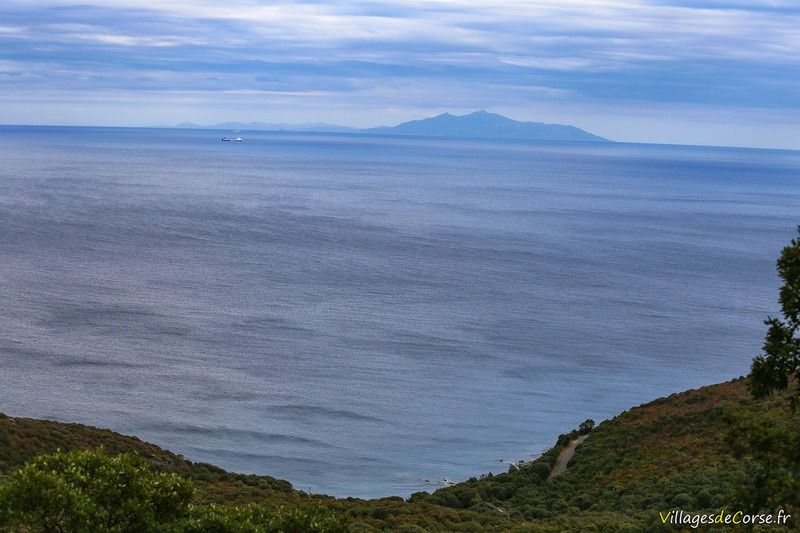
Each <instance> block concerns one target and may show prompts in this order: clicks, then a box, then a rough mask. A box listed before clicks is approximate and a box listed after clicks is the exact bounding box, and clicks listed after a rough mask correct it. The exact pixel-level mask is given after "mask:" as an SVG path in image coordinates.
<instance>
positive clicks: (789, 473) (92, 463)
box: [0, 239, 800, 533]
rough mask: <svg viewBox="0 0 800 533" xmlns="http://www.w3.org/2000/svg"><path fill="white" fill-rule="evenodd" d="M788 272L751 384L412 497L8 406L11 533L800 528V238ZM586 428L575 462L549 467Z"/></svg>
mask: <svg viewBox="0 0 800 533" xmlns="http://www.w3.org/2000/svg"><path fill="white" fill-rule="evenodd" d="M778 273H779V275H780V276H781V278H782V279H783V280H784V286H783V287H782V289H781V293H780V301H781V305H782V308H783V317H784V318H783V320H779V319H775V318H770V319H769V320H767V325H768V326H769V330H768V333H767V336H766V341H765V344H764V352H765V353H764V355H761V356H759V357H757V358H756V359H755V360H754V362H753V372H752V375H751V376H749V378H747V379H745V378H739V379H736V380H733V381H729V382H726V383H721V384H718V385H711V386H708V387H703V388H700V389H696V390H690V391H687V392H683V393H680V394H673V395H671V396H669V397H667V398H660V399H658V400H655V401H653V402H650V403H648V404H645V405H641V406H639V407H635V408H633V409H630V410H628V411H626V412H624V413H621V414H620V415H618V416H616V417H614V418H613V419H611V420H606V421H604V422H602V423H601V424H599V425H597V426H596V425H595V423H594V421H593V420H586V421H585V422H583V423H582V424H581V425H580V426H579V428H578V429H577V430H575V431H573V432H571V433H568V434H566V435H561V436H560V437H559V438H558V440H557V442H556V444H555V446H554V447H553V448H552V449H550V450H548V451H546V452H545V453H544V454H543V455H542V456H541V457H539V458H538V459H536V460H535V461H531V462H528V463H524V464H515V465H511V466H510V468H509V471H508V472H506V473H503V474H497V475H492V474H485V475H482V476H480V478H470V479H469V480H467V481H465V482H463V483H458V484H456V485H454V486H451V487H447V488H443V489H440V490H437V491H435V492H434V493H432V494H428V493H425V492H418V493H415V494H413V495H412V496H411V497H410V498H409V499H408V500H404V499H403V498H399V497H393V498H382V499H377V500H360V499H356V498H346V499H335V498H330V497H327V496H321V495H309V494H305V493H303V492H300V491H296V490H294V489H293V488H292V486H291V485H290V484H289V483H288V482H286V481H281V480H277V479H274V478H271V477H266V476H252V475H251V476H245V475H238V474H231V473H228V472H225V471H224V470H222V469H220V468H217V467H214V466H212V465H208V464H202V463H192V462H191V461H187V460H185V459H184V458H183V457H181V456H179V455H175V454H173V453H171V452H168V451H165V450H162V449H161V448H158V447H157V446H154V445H152V444H148V443H146V442H143V441H141V440H139V439H136V438H134V437H126V436H123V435H119V434H117V433H113V432H111V431H107V430H101V429H97V428H91V427H87V426H82V425H78V424H62V423H57V422H49V421H43V420H31V419H24V418H11V417H8V416H5V415H2V414H0V531H9V532H19V533H33V532H70V533H71V532H76V533H82V532H84V531H85V532H89V531H92V532H100V533H104V532H109V533H110V532H119V533H122V532H131V533H132V532H145V533H146V532H149V531H164V532H167V533H170V532H174V533H178V532H182V533H200V532H203V533H267V532H276V533H277V532H283V533H295V532H297V533H300V532H308V533H313V532H320V533H323V532H328V533H338V532H343V531H351V532H355V533H368V532H379V531H380V532H389V531H391V532H399V533H412V532H424V531H463V532H476V533H477V532H491V531H510V532H518V533H522V532H530V533H550V532H553V533H556V532H558V533H561V532H572V531H574V532H604V533H605V532H608V533H614V532H617V533H625V532H631V533H633V532H637V533H638V532H641V531H653V532H658V531H678V530H679V527H680V526H673V525H670V524H666V525H665V524H664V520H663V516H664V515H663V513H666V512H669V511H670V510H675V509H680V510H682V511H684V512H688V513H703V514H718V513H720V511H722V510H723V509H724V510H726V511H728V512H736V511H742V512H745V513H767V514H773V513H777V512H778V511H779V510H783V511H784V512H786V513H789V514H791V515H794V518H795V520H793V521H791V522H790V523H789V526H788V527H785V526H780V527H773V528H771V529H770V527H769V526H756V527H751V528H748V527H738V528H737V529H738V530H742V531H759V532H762V531H790V530H797V528H798V526H799V525H800V524H798V520H796V518H797V516H798V515H800V427H798V424H797V418H796V416H797V415H796V413H795V407H796V403H797V401H798V399H800V386H798V384H797V380H798V375H800V374H798V363H800V361H799V359H800V340H799V339H798V337H797V335H798V331H800V319H798V315H800V241H799V240H798V239H795V240H793V241H792V243H791V245H790V246H788V247H787V248H785V249H784V250H783V252H782V254H781V257H780V259H779V261H778ZM579 436H583V437H585V440H583V442H582V443H580V444H579V445H578V446H577V448H576V450H575V455H574V456H573V458H572V460H571V461H570V463H569V468H568V469H567V470H566V472H564V473H563V474H561V475H559V476H557V477H551V476H550V473H551V471H552V469H553V465H554V464H555V461H556V458H557V457H558V455H559V453H560V452H561V451H562V450H564V448H565V447H566V446H569V445H570V443H574V442H575V439H576V438H577V437H579ZM58 450H67V451H58ZM81 450H98V451H92V452H88V451H81ZM729 530H730V527H727V526H709V527H707V528H706V529H704V531H729ZM682 531H689V529H688V528H685V529H683V530H682Z"/></svg>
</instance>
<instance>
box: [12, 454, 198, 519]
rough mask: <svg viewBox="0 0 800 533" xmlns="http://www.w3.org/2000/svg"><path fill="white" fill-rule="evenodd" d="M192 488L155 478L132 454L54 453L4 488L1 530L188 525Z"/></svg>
mask: <svg viewBox="0 0 800 533" xmlns="http://www.w3.org/2000/svg"><path fill="white" fill-rule="evenodd" d="M192 493H193V489H192V484H191V482H190V481H188V480H186V479H183V478H181V477H179V476H177V475H175V474H165V473H156V472H153V471H152V470H151V469H150V467H149V465H148V464H147V463H146V462H145V461H144V459H142V458H141V457H139V456H138V455H134V454H122V455H117V456H113V457H112V456H109V455H107V454H106V453H105V452H104V451H103V450H100V451H96V452H95V451H82V450H80V451H71V452H62V451H59V452H56V453H54V454H52V455H43V456H39V457H36V458H34V459H32V460H31V461H29V462H28V463H27V464H26V465H25V466H24V467H23V468H22V469H20V470H18V471H17V472H16V473H14V474H13V475H12V476H10V478H9V479H8V480H7V481H6V482H5V483H3V485H0V530H3V531H5V530H11V531H29V532H42V533H50V532H54V533H61V532H64V533H66V532H69V533H84V532H86V533H93V532H96V533H112V532H113V533H128V532H129V533H148V532H157V531H165V530H168V529H170V528H171V527H172V526H173V525H175V524H177V523H178V521H180V520H182V519H184V518H185V517H186V516H187V513H188V511H189V502H190V500H191V498H192Z"/></svg>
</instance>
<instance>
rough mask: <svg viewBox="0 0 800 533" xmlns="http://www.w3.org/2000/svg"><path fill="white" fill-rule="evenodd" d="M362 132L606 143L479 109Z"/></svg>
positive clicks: (576, 132) (576, 131) (569, 129)
mask: <svg viewBox="0 0 800 533" xmlns="http://www.w3.org/2000/svg"><path fill="white" fill-rule="evenodd" d="M364 131H365V132H367V133H382V134H387V135H419V136H424V137H468V138H489V139H492V138H494V139H520V140H536V141H590V142H608V139H604V138H603V137H600V136H598V135H594V134H592V133H589V132H587V131H584V130H582V129H580V128H576V127H575V126H568V125H565V124H545V123H542V122H520V121H517V120H513V119H510V118H508V117H504V116H503V115H498V114H497V113H490V112H488V111H486V110H483V109H481V110H479V111H473V112H472V113H469V114H466V115H453V114H451V113H441V114H439V115H436V116H435V117H430V118H425V119H421V120H411V121H409V122H403V123H402V124H398V125H397V126H383V127H380V128H371V129H368V130H364Z"/></svg>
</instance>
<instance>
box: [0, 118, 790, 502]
mask: <svg viewBox="0 0 800 533" xmlns="http://www.w3.org/2000/svg"><path fill="white" fill-rule="evenodd" d="M243 136H245V137H246V142H245V143H242V144H229V143H224V144H223V143H219V141H218V138H219V132H205V131H181V130H126V129H91V128H0V288H1V289H2V292H1V293H0V294H2V298H3V306H2V309H1V310H0V314H1V316H0V328H1V329H0V331H2V335H0V363H2V374H1V375H0V390H1V391H2V393H1V394H2V398H0V410H2V411H5V412H8V413H10V414H14V415H18V416H34V417H49V418H54V419H58V420H69V421H81V422H85V423H89V424H93V425H99V426H102V427H110V428H112V429H115V430H118V431H122V432H125V433H133V434H136V435H138V436H140V437H142V438H144V439H147V440H151V441H154V442H156V443H158V444H161V445H163V446H165V447H168V448H170V449H172V450H174V451H176V452H179V453H183V454H185V455H186V456H188V457H189V458H191V459H194V460H198V461H208V462H212V463H215V464H218V465H220V466H223V467H225V468H228V469H232V470H236V471H240V472H256V473H264V474H271V475H275V476H277V477H281V478H285V479H289V480H290V481H292V482H293V483H294V484H295V486H297V487H298V488H302V489H307V490H308V489H310V490H314V491H322V492H327V493H331V494H336V495H359V496H376V495H388V494H401V495H407V494H409V493H411V492H413V491H416V490H420V489H431V488H435V484H431V483H426V482H425V480H432V481H435V480H440V479H442V478H448V479H463V478H466V477H469V476H471V475H476V474H479V473H481V472H484V471H488V470H494V471H501V470H504V466H505V463H501V462H500V461H499V459H504V460H516V459H521V458H524V457H526V456H530V455H533V454H536V453H538V452H539V451H540V450H541V449H542V448H544V447H546V446H549V445H551V444H552V443H553V442H554V440H555V437H556V436H557V435H558V434H559V433H562V432H565V431H567V430H569V429H571V428H573V427H575V426H577V424H579V423H580V422H581V421H582V420H584V419H586V418H589V417H592V418H595V419H598V420H599V419H603V418H606V417H609V416H613V415H614V414H616V413H617V412H618V411H620V410H622V409H625V408H628V407H630V406H632V405H635V404H638V403H641V402H644V401H648V400H650V399H653V398H654V397H656V396H659V395H664V394H668V393H671V392H675V391H678V390H681V389H685V388H688V387H695V386H699V385H702V384H707V383H712V382H717V381H721V380H725V379H729V378H732V377H736V376H738V375H740V374H743V373H745V372H746V371H747V369H748V365H749V360H750V359H751V358H752V356H753V355H754V354H756V353H757V352H758V350H759V348H760V344H761V339H762V337H763V326H762V324H761V321H762V319H763V318H764V317H765V316H766V315H767V314H768V313H770V312H772V313H774V312H775V311H776V310H777V304H776V294H777V293H776V290H777V286H778V280H777V278H776V276H775V274H774V260H775V258H776V257H777V254H778V253H779V250H780V248H781V247H782V246H784V245H785V244H786V243H787V242H788V240H789V239H790V238H791V237H793V235H794V231H795V229H794V228H795V226H796V225H797V224H798V222H799V220H798V212H799V210H798V206H800V172H798V171H799V170H800V153H798V152H785V151H783V152H781V151H758V150H735V149H710V148H687V147H668V146H643V145H620V144H610V145H591V144H559V143H550V144H530V143H528V144H526V143H512V144H508V143H501V142H476V141H463V140H431V139H402V138H387V137H359V136H347V135H311V134H267V133H251V134H248V135H243Z"/></svg>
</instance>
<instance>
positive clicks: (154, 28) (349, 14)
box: [0, 0, 800, 120]
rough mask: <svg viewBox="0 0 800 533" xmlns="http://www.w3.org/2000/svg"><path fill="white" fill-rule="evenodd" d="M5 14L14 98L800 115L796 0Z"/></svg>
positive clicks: (29, 1)
mask: <svg viewBox="0 0 800 533" xmlns="http://www.w3.org/2000/svg"><path fill="white" fill-rule="evenodd" d="M0 20H3V23H2V25H0V50H2V52H0V54H2V55H0V59H2V60H3V61H4V63H3V64H2V65H4V66H0V95H7V94H11V93H12V92H14V91H18V90H20V87H22V86H24V85H25V84H28V87H27V90H28V94H29V98H31V99H35V98H37V96H36V94H37V91H39V92H41V94H42V95H43V94H44V91H48V94H50V95H51V96H52V94H54V93H57V92H59V91H61V92H62V93H63V94H68V93H69V94H76V93H86V94H91V93H93V92H96V91H101V90H102V91H111V92H114V91H116V92H118V93H120V94H131V93H132V92H135V91H147V94H149V95H151V96H152V95H154V94H163V95H171V94H178V93H181V92H183V93H186V94H187V95H189V94H191V95H197V94H198V93H201V94H204V95H206V94H207V95H209V96H203V97H202V98H201V99H208V98H210V99H211V101H213V100H214V98H213V95H219V96H220V98H223V97H224V98H223V101H225V102H228V100H227V96H225V95H228V96H230V95H232V94H238V95H239V96H243V95H247V97H248V99H252V102H254V103H260V105H261V107H260V108H261V109H267V108H271V106H272V104H273V103H274V102H276V101H278V99H280V101H281V102H284V103H285V102H287V100H286V99H289V100H288V101H291V102H292V103H293V104H294V105H302V104H303V102H306V101H309V102H310V101H311V100H314V101H318V100H320V99H328V101H329V102H331V103H330V105H331V106H334V103H335V102H338V103H340V104H341V105H343V106H344V107H348V106H350V105H351V104H352V105H355V104H356V103H358V104H360V105H362V106H364V107H370V108H371V109H373V110H377V109H384V110H387V111H385V113H387V116H388V113H389V111H388V110H389V109H394V110H397V109H415V110H420V109H439V108H441V107H447V102H448V99H449V102H450V106H449V107H450V108H452V109H458V108H467V107H469V106H475V107H492V106H493V105H507V104H508V103H514V105H516V106H518V108H519V109H520V110H524V109H526V108H530V106H531V104H537V105H547V104H548V103H550V104H553V103H559V104H561V103H565V104H569V103H575V104H581V105H583V104H594V105H606V104H609V105H620V106H624V104H625V102H626V101H631V102H632V101H636V102H648V101H650V102H653V103H654V104H656V103H658V104H662V103H669V102H673V103H676V104H691V105H708V106H714V107H720V108H729V109H730V110H731V112H732V113H733V112H735V109H737V108H740V107H747V108H753V107H763V108H785V109H797V108H799V107H800V95H798V92H797V90H796V87H797V86H798V85H799V84H800V7H799V6H797V4H796V2H794V1H793V0H792V1H789V0H773V1H758V0H503V1H491V0H481V1H478V0H424V1H423V0H404V1H395V2H390V1H383V2H380V1H378V2H374V1H370V2H367V1H362V0H354V1H348V2H343V1H332V0H328V1H324V0H321V1H305V2H302V1H300V2H287V1H283V0H278V1H276V2H266V1H257V0H226V1H222V2H220V1H218V0H214V1H211V0H160V1H159V2H151V1H150V0H82V2H81V3H80V4H79V5H76V4H75V2H74V0H5V1H4V2H3V3H2V5H0ZM32 79H35V80H37V82H36V84H35V87H33V86H31V85H30V80H32ZM14 94H17V93H16V92H14ZM106 94H107V93H106ZM43 97H44V96H41V98H43ZM193 98H194V97H193ZM336 105H339V104H336ZM176 118H177V117H176ZM263 118H265V119H266V118H269V117H263ZM0 119H2V117H0ZM181 119H186V120H190V119H192V117H181Z"/></svg>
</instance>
